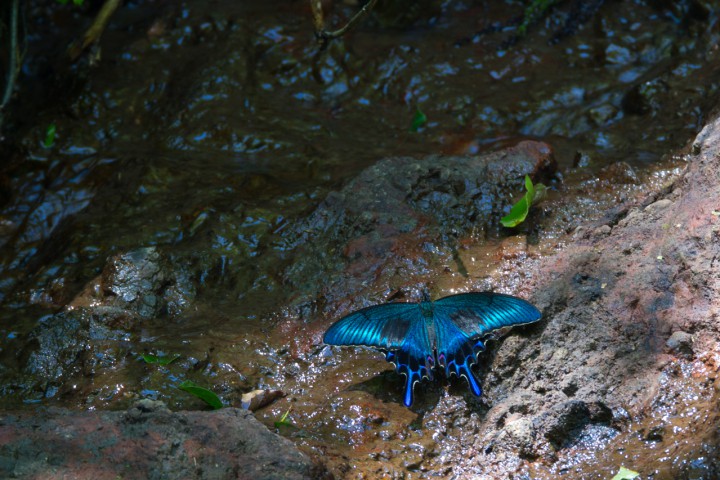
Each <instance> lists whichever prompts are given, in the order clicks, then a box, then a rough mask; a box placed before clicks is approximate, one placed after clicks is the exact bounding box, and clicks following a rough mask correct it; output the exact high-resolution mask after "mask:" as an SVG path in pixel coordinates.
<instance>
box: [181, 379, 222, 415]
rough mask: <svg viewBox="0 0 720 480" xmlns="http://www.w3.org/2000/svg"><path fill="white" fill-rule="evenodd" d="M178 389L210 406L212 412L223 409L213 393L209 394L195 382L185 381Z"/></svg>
mask: <svg viewBox="0 0 720 480" xmlns="http://www.w3.org/2000/svg"><path fill="white" fill-rule="evenodd" d="M178 388H179V389H180V390H183V391H185V392H188V393H189V394H191V395H195V396H196V397H197V398H199V399H200V400H202V401H204V402H205V403H207V404H208V405H210V406H211V407H212V408H213V409H214V410H218V409H220V408H222V407H223V404H222V401H221V400H220V397H218V396H217V395H216V394H215V392H211V391H210V390H208V389H207V388H203V387H201V386H200V385H198V384H196V383H195V382H192V381H190V380H185V381H184V382H182V383H181V384H180V386H178Z"/></svg>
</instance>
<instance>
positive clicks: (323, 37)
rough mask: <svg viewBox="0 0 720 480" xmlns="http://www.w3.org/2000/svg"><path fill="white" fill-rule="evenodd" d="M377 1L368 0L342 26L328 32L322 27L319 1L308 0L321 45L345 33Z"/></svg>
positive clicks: (316, 34)
mask: <svg viewBox="0 0 720 480" xmlns="http://www.w3.org/2000/svg"><path fill="white" fill-rule="evenodd" d="M377 2H378V0H370V1H369V2H367V3H366V4H365V5H363V7H362V8H361V9H360V11H359V12H357V13H356V14H355V15H354V16H353V17H352V18H351V19H350V21H349V22H348V23H347V24H345V26H344V27H342V28H339V29H338V30H335V31H332V32H328V31H327V30H325V29H324V28H323V20H322V7H321V6H320V1H319V0H310V5H311V7H312V9H313V17H314V18H315V36H316V37H317V38H318V40H319V41H321V42H322V43H323V45H327V42H328V41H329V40H332V39H334V38H338V37H341V36H343V35H345V33H346V32H347V31H348V30H350V29H351V28H353V27H354V26H355V25H356V24H357V23H358V22H359V21H360V20H362V19H363V18H365V17H367V16H368V14H369V13H370V11H371V10H372V9H373V7H374V6H375V4H376V3H377Z"/></svg>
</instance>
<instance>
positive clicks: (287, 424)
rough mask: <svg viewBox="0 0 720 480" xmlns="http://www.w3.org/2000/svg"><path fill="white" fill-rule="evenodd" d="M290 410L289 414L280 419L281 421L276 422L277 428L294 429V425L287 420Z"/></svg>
mask: <svg viewBox="0 0 720 480" xmlns="http://www.w3.org/2000/svg"><path fill="white" fill-rule="evenodd" d="M290 410H291V409H290V408H288V409H287V412H285V413H284V414H283V416H282V417H280V420H278V421H277V422H275V428H280V427H293V426H294V425H293V424H292V423H291V422H290V421H289V420H288V419H287V417H288V415H290Z"/></svg>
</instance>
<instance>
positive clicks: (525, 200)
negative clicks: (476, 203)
mask: <svg viewBox="0 0 720 480" xmlns="http://www.w3.org/2000/svg"><path fill="white" fill-rule="evenodd" d="M525 189H526V190H527V192H525V195H523V197H522V198H521V199H520V200H519V201H518V202H517V203H516V204H515V205H513V206H512V208H511V209H510V213H508V214H507V215H505V216H504V217H502V218H501V219H500V223H502V224H503V226H505V227H508V228H512V227H516V226H518V225H520V224H521V223H522V222H524V221H525V218H526V217H527V215H528V212H529V211H530V206H531V205H532V204H533V203H537V202H539V201H540V200H542V199H543V198H544V197H545V195H546V193H547V187H546V186H545V185H543V184H542V183H538V184H536V185H533V183H532V180H530V177H529V176H527V175H525Z"/></svg>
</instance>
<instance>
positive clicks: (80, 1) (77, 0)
mask: <svg viewBox="0 0 720 480" xmlns="http://www.w3.org/2000/svg"><path fill="white" fill-rule="evenodd" d="M83 1H84V0H73V3H74V4H75V6H76V7H80V6H82V4H83Z"/></svg>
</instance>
